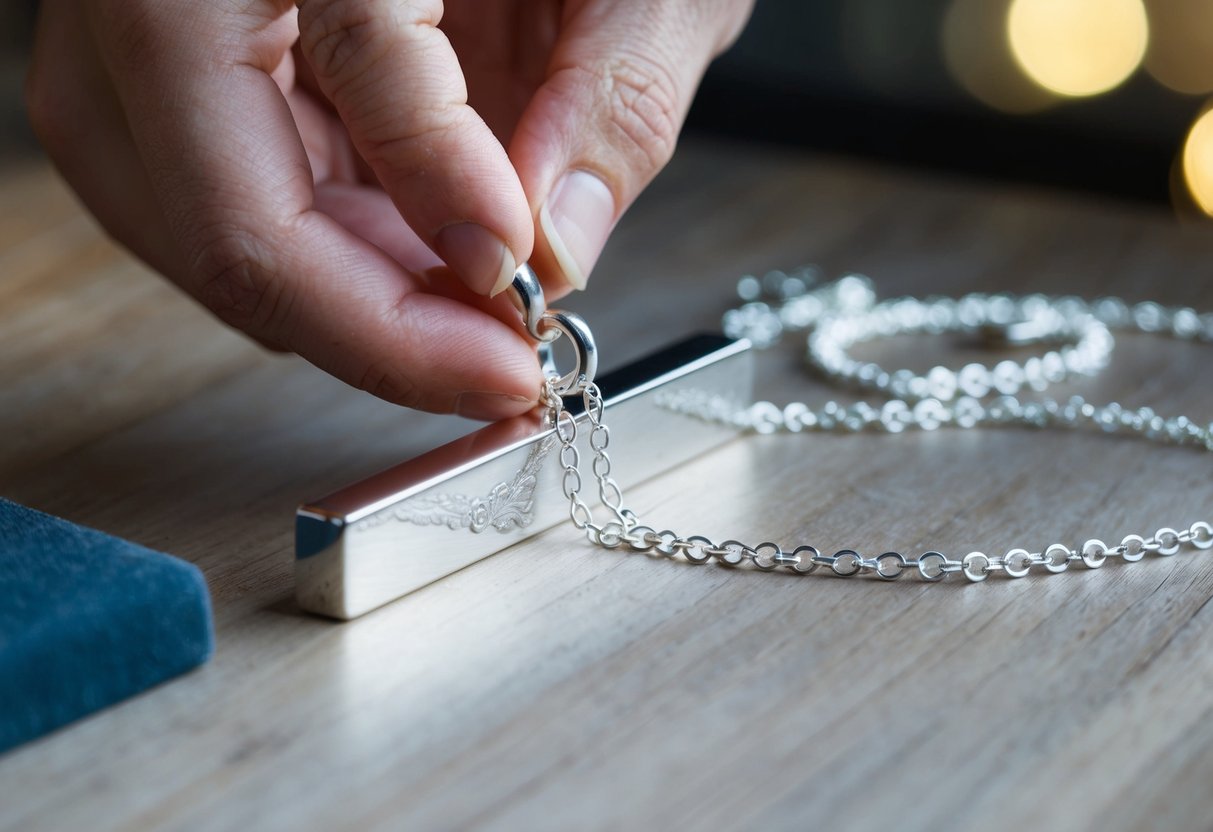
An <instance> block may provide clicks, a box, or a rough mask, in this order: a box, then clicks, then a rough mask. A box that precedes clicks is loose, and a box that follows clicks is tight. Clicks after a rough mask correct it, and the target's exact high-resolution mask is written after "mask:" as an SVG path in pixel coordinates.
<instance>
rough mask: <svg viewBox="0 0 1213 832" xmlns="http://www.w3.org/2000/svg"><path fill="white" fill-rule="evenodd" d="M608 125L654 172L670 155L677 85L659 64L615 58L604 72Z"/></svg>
mask: <svg viewBox="0 0 1213 832" xmlns="http://www.w3.org/2000/svg"><path fill="white" fill-rule="evenodd" d="M606 78H607V83H608V96H609V107H608V110H607V113H608V115H609V118H610V123H611V126H612V127H613V129H614V130H615V131H617V133H618V134H619V135H620V137H621V138H622V139H623V140H624V141H625V142H626V143H628V144H629V145H631V147H632V148H634V150H635V152H636V153H638V154H639V155H640V156H641V157H642V158H643V159H644V160H645V163H646V164H647V165H648V172H649V173H650V174H656V173H657V171H659V170H661V168H663V167H665V165H666V163H667V162H669V161H670V158H671V157H672V156H673V155H674V145H675V144H676V142H677V141H678V129H679V124H680V123H681V118H680V107H679V103H678V102H679V94H678V92H679V91H678V84H677V82H676V81H675V79H674V77H673V75H672V74H671V73H670V72H669V71H668V70H666V69H664V68H662V67H660V66H659V65H657V64H655V63H653V62H651V61H648V60H642V59H637V58H628V59H621V60H617V61H615V62H614V63H613V64H612V66H611V67H610V68H609V71H608V73H607V75H606Z"/></svg>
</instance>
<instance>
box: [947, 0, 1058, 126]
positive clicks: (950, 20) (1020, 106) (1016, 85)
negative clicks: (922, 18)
mask: <svg viewBox="0 0 1213 832" xmlns="http://www.w3.org/2000/svg"><path fill="white" fill-rule="evenodd" d="M1010 6H1011V0H952V3H951V5H950V6H949V7H948V11H947V14H945V15H944V19H943V28H942V30H941V31H940V40H941V42H942V46H943V58H944V63H946V64H947V67H948V70H949V71H950V72H951V74H952V77H953V78H954V79H955V80H956V83H958V84H959V85H960V86H961V87H963V88H964V89H965V91H966V92H968V93H969V94H970V95H972V96H973V97H974V98H976V99H977V100H978V101H981V102H982V103H983V104H986V105H987V106H989V107H993V108H994V109H996V110H1001V111H1002V112H1004V113H1015V114H1022V113H1036V112H1040V111H1041V110H1044V109H1047V108H1048V107H1050V106H1052V105H1053V104H1055V103H1056V102H1057V101H1059V100H1060V99H1059V98H1058V96H1057V95H1056V94H1055V93H1052V92H1050V91H1048V90H1046V89H1045V88H1043V87H1041V86H1040V85H1039V84H1035V83H1033V82H1032V81H1030V80H1029V79H1028V78H1027V77H1025V76H1024V74H1023V72H1022V71H1021V70H1020V69H1019V67H1018V66H1017V65H1016V63H1015V58H1014V56H1013V55H1012V54H1011V44H1010V43H1009V42H1008V40H1007V12H1008V9H1009V8H1010Z"/></svg>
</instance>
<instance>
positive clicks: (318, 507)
mask: <svg viewBox="0 0 1213 832" xmlns="http://www.w3.org/2000/svg"><path fill="white" fill-rule="evenodd" d="M598 386H599V388H600V389H601V390H602V394H603V399H604V401H605V405H606V408H607V409H608V410H609V414H608V423H609V424H610V428H611V439H612V442H611V457H612V462H613V463H614V465H613V467H612V475H613V476H614V477H615V479H616V480H617V481H618V482H619V484H620V486H621V487H624V488H627V487H628V486H629V485H634V484H636V483H639V482H642V481H644V480H646V479H648V478H650V477H652V476H654V475H656V474H659V473H661V472H663V471H668V470H670V469H671V468H674V467H675V466H677V465H680V464H682V463H684V462H687V461H688V460H690V459H692V458H694V457H696V456H698V455H699V454H702V453H704V452H705V451H708V450H710V449H711V448H713V447H716V446H718V445H720V444H722V443H724V442H725V441H727V440H728V439H730V438H732V437H733V436H735V435H736V434H737V431H736V430H734V429H732V428H729V427H725V426H722V425H718V424H711V423H708V422H704V421H700V420H696V419H692V418H689V417H687V416H684V415H680V414H677V413H674V412H672V411H670V410H669V409H667V408H664V407H662V406H660V404H659V402H658V398H659V396H660V395H661V394H663V393H674V392H676V391H680V390H695V391H697V392H704V393H709V394H712V395H716V396H721V397H724V398H726V399H730V400H735V401H736V402H737V404H738V406H739V407H742V406H745V405H746V404H748V403H749V402H750V399H751V392H752V387H753V367H752V362H751V356H750V351H749V345H748V344H747V343H746V342H744V341H741V342H737V341H731V340H729V339H727V338H724V337H723V336H718V335H698V336H694V337H692V338H690V339H688V340H686V341H683V342H681V343H679V344H676V345H674V346H671V347H668V348H666V349H663V350H661V351H660V352H657V353H655V354H653V355H651V356H649V357H647V358H645V359H642V360H640V361H637V362H635V363H633V364H630V365H628V366H627V367H624V368H622V369H620V370H617V371H616V372H613V373H610V374H609V375H606V376H604V377H602V378H601V379H599V380H598ZM567 406H568V408H569V409H570V410H571V411H572V412H573V413H575V414H577V415H578V425H579V426H580V425H581V424H583V423H584V421H585V418H586V417H585V414H584V412H583V410H582V403H581V401H580V399H576V400H573V399H570V400H568V402H567ZM581 434H582V435H581V437H580V438H579V440H578V441H579V450H580V451H581V453H582V458H583V459H588V458H590V457H589V454H590V453H591V451H590V450H589V447H588V444H587V438H586V434H588V431H581ZM558 450H559V446H558V444H557V442H556V439H555V437H554V436H553V434H552V431H551V429H550V428H549V427H546V426H545V425H544V424H543V415H542V414H541V413H540V412H539V411H535V412H533V413H530V414H527V415H524V416H519V417H516V418H513V419H507V420H505V421H502V422H497V423H495V424H491V425H488V426H487V427H484V428H481V429H480V430H478V431H476V432H475V433H472V434H469V435H468V436H465V437H463V438H462V439H457V440H455V441H454V442H450V443H448V444H446V445H443V446H442V447H440V448H436V449H435V450H433V451H430V452H429V453H426V454H423V455H421V456H419V457H417V458H416V459H412V460H410V461H408V462H405V463H403V464H401V465H397V466H396V467H394V468H390V469H388V470H386V471H383V472H381V473H379V474H376V475H374V476H372V477H370V478H369V479H366V480H363V481H362V482H359V483H356V484H355V485H351V486H349V487H348V488H343V489H341V490H340V491H337V492H335V493H333V494H330V495H329V496H327V497H325V498H323V499H320V500H316V501H314V502H310V503H306V504H304V505H302V506H300V508H299V510H298V513H297V515H296V520H295V556H296V561H295V586H296V597H297V599H298V602H299V606H301V607H302V608H303V609H305V610H309V611H311V612H315V613H320V614H322V615H327V616H331V617H333V618H339V619H351V618H357V617H358V616H360V615H363V614H364V613H367V612H369V611H371V610H373V609H375V608H376V607H379V606H382V605H383V604H386V603H388V602H389V601H393V600H395V599H397V598H399V597H401V596H402V595H406V594H408V593H410V592H413V591H414V590H417V589H420V588H421V587H423V586H425V585H426V584H430V583H433V582H434V581H436V580H438V579H440V578H442V577H444V576H446V575H450V574H451V573H452V572H456V571H458V570H460V569H463V568H464V567H465V566H469V565H471V564H473V563H475V562H476V561H478V560H481V559H483V558H486V557H488V556H489V555H492V554H495V553H497V552H500V551H501V550H502V549H505V548H507V547H509V546H511V545H512V544H514V543H517V542H518V541H519V540H523V539H526V538H528V537H532V536H534V535H536V534H539V533H540V532H542V531H545V530H546V529H549V528H551V527H552V526H554V525H556V524H557V523H560V522H562V521H565V520H568V516H569V514H568V502H567V501H566V500H565V499H564V496H563V494H562V493H561V486H560V469H559V466H558V464H557V462H556V460H555V458H554V457H555V455H556V452H558ZM592 505H593V503H591V506H592Z"/></svg>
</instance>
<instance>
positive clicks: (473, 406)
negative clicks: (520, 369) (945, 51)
mask: <svg viewBox="0 0 1213 832" xmlns="http://www.w3.org/2000/svg"><path fill="white" fill-rule="evenodd" d="M534 403H535V401H534V399H528V398H527V397H526V396H509V395H506V394H505V393H477V392H469V393H460V394H459V396H458V397H457V398H456V399H455V412H456V413H458V414H459V415H460V416H462V417H464V418H465V419H481V420H484V421H492V420H494V419H504V418H505V417H506V416H517V415H518V414H519V413H524V412H526V408H525V407H522V405H527V404H534Z"/></svg>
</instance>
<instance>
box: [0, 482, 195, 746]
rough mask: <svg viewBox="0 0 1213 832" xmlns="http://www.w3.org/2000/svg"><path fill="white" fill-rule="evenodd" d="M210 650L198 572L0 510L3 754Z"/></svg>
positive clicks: (30, 513)
mask: <svg viewBox="0 0 1213 832" xmlns="http://www.w3.org/2000/svg"><path fill="white" fill-rule="evenodd" d="M213 649H214V637H213V635H212V626H211V608H210V598H209V596H208V594H207V590H206V581H205V580H203V577H202V573H201V572H199V571H198V569H197V567H195V566H193V565H192V564H189V563H186V562H184V561H181V560H178V559H176V558H172V557H169V556H168V555H164V554H161V553H159V552H153V551H152V550H150V549H145V548H143V547H142V546H137V545H135V544H133V543H129V542H127V541H125V540H119V539H118V538H116V537H111V536H110V535H107V534H103V533H101V532H98V531H95V530H93V529H85V528H81V527H80V526H76V525H73V524H72V523H68V522H67V521H65V520H60V519H58V518H55V517H51V516H49V515H47V514H43V513H42V512H39V511H34V510H33V509H29V508H26V507H24V506H20V505H17V504H16V503H13V502H10V501H8V500H5V499H3V498H0V751H4V750H5V749H8V748H11V747H13V746H15V745H18V744H20V743H22V742H25V741H26V740H29V739H32V738H34V737H37V736H39V735H41V734H44V733H46V732H48V731H51V730H53V729H55V728H58V727H59V726H61V725H64V724H65V723H68V722H71V721H72V720H74V719H77V718H79V717H81V716H84V715H85V714H88V713H91V712H93V711H96V710H98V709H100V708H104V707H106V706H107V705H110V704H112V703H114V702H117V701H119V700H121V699H125V698H126V697H128V696H133V695H134V694H136V693H138V692H139V691H142V690H145V689H146V688H149V687H151V686H152V685H155V684H157V683H159V682H162V681H164V680H165V679H169V678H171V677H173V676H176V675H177V674H179V673H183V672H185V671H186V670H189V669H190V668H192V667H196V666H197V665H199V664H201V663H202V662H204V661H206V660H207V658H209V657H210V655H211V652H212V651H213Z"/></svg>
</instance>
